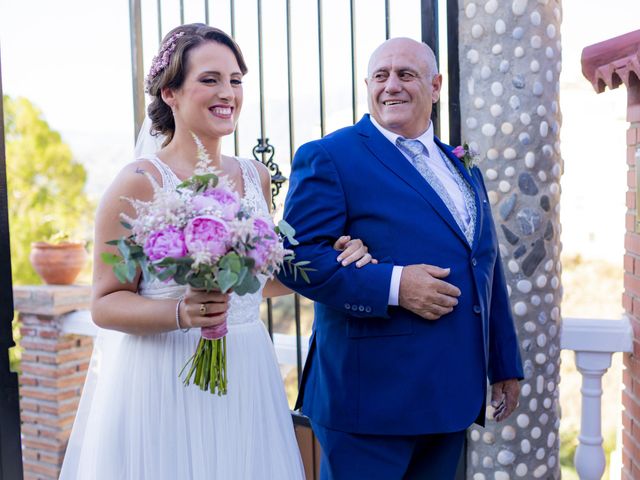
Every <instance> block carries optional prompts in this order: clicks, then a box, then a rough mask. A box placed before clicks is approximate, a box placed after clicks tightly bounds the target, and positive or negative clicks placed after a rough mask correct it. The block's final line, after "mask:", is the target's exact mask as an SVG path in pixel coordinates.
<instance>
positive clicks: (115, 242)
mask: <svg viewBox="0 0 640 480" xmlns="http://www.w3.org/2000/svg"><path fill="white" fill-rule="evenodd" d="M119 241H120V240H109V241H108V242H104V243H106V244H107V245H118V242H119Z"/></svg>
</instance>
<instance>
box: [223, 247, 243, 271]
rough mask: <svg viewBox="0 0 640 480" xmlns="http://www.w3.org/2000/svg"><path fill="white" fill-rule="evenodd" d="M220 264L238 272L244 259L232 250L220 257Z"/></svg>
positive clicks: (225, 268) (224, 267) (226, 268)
mask: <svg viewBox="0 0 640 480" xmlns="http://www.w3.org/2000/svg"><path fill="white" fill-rule="evenodd" d="M219 265H220V268H221V269H224V270H230V271H232V272H234V273H238V272H240V270H241V269H242V260H241V259H240V256H239V255H238V254H237V253H235V252H231V253H227V254H226V255H225V256H224V257H222V258H221V259H220V262H219Z"/></svg>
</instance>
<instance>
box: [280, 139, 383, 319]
mask: <svg viewBox="0 0 640 480" xmlns="http://www.w3.org/2000/svg"><path fill="white" fill-rule="evenodd" d="M284 218H285V220H286V221H287V222H288V223H289V224H290V225H291V226H292V227H293V228H294V229H295V230H296V239H297V240H298V242H299V244H298V245H295V246H292V245H289V244H287V245H286V246H287V248H291V249H292V250H293V251H294V252H295V255H296V260H295V261H303V260H307V261H309V262H310V264H309V267H310V268H312V269H314V271H310V272H309V277H310V280H311V282H310V283H306V282H305V281H304V279H302V278H301V277H300V275H298V277H297V279H294V276H293V275H292V274H285V273H284V272H281V273H280V274H279V278H280V280H281V281H282V283H284V284H285V285H287V286H288V287H290V288H292V289H293V290H295V291H297V292H298V293H300V294H302V295H304V296H305V297H308V298H310V299H312V300H314V301H317V302H320V303H323V304H325V305H328V306H330V307H332V308H335V309H338V310H341V311H343V312H345V313H348V314H350V315H353V316H357V317H387V316H388V314H387V307H388V298H389V286H390V282H391V272H392V269H393V265H391V264H377V265H375V264H368V265H366V266H365V267H363V268H360V269H358V268H356V266H355V265H354V264H351V265H349V266H347V267H342V266H341V265H340V263H339V262H338V261H337V260H336V259H337V257H338V252H336V251H335V250H334V249H333V243H334V241H335V239H336V238H339V237H340V236H341V235H344V234H345V233H348V232H347V220H348V216H347V202H346V198H345V193H344V190H343V185H342V181H341V178H340V176H339V174H338V171H337V170H336V167H335V165H334V163H333V160H332V159H331V157H330V156H329V154H328V153H327V152H326V151H325V150H324V149H323V148H322V146H321V145H319V144H318V142H314V143H310V144H306V145H303V146H302V147H301V148H300V149H299V150H298V152H297V153H296V155H295V158H294V161H293V167H292V173H291V180H290V187H289V193H288V195H287V200H286V203H285V215H284ZM363 240H364V241H365V242H366V239H363Z"/></svg>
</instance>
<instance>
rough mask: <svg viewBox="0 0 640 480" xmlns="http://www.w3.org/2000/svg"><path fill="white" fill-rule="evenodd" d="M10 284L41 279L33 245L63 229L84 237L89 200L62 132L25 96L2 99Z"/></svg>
mask: <svg viewBox="0 0 640 480" xmlns="http://www.w3.org/2000/svg"><path fill="white" fill-rule="evenodd" d="M3 105H4V113H5V118H4V122H5V132H4V133H5V140H6V150H7V190H8V200H9V232H10V237H11V267H12V274H13V283H14V284H15V285H28V284H38V283H41V281H40V279H39V277H38V276H37V274H36V273H35V271H34V270H33V268H32V267H31V264H30V262H29V253H30V249H31V243H32V242H35V241H41V240H45V239H49V238H52V237H53V236H56V235H57V234H58V233H59V232H65V233H66V234H67V235H68V236H70V237H71V238H88V237H89V235H90V231H88V230H87V228H89V227H90V225H92V221H91V218H92V215H93V210H94V208H93V204H92V202H91V201H90V200H89V198H88V196H87V194H86V193H85V191H84V188H85V184H86V180H87V172H86V170H85V168H84V167H83V166H82V165H81V164H80V163H79V162H77V161H76V160H74V159H73V155H72V153H71V149H70V148H69V146H68V145H67V144H65V143H64V142H63V141H62V138H61V137H60V134H59V133H58V132H56V131H54V130H52V129H51V128H50V127H49V124H48V123H47V122H46V121H45V120H44V118H43V115H42V112H40V110H39V109H38V108H36V107H35V106H34V105H33V104H32V103H31V102H30V101H29V100H27V99H26V98H11V97H9V96H4V97H3Z"/></svg>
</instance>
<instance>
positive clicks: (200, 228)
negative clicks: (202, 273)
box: [184, 215, 230, 258]
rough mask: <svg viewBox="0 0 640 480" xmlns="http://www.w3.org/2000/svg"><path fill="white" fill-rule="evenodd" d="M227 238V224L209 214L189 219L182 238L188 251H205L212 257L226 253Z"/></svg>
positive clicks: (228, 234) (228, 233) (228, 235)
mask: <svg viewBox="0 0 640 480" xmlns="http://www.w3.org/2000/svg"><path fill="white" fill-rule="evenodd" d="M229 239H230V232H229V229H228V228H227V224H226V223H225V222H224V221H222V220H218V219H217V218H215V217H211V216H209V215H201V216H199V217H195V218H193V219H191V220H190V221H189V223H188V224H187V226H186V228H185V229H184V240H185V243H186V245H187V249H188V250H189V252H192V253H197V252H206V253H209V254H210V255H211V256H212V257H214V258H215V257H220V256H222V255H224V254H225V253H227V250H228V244H229Z"/></svg>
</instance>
